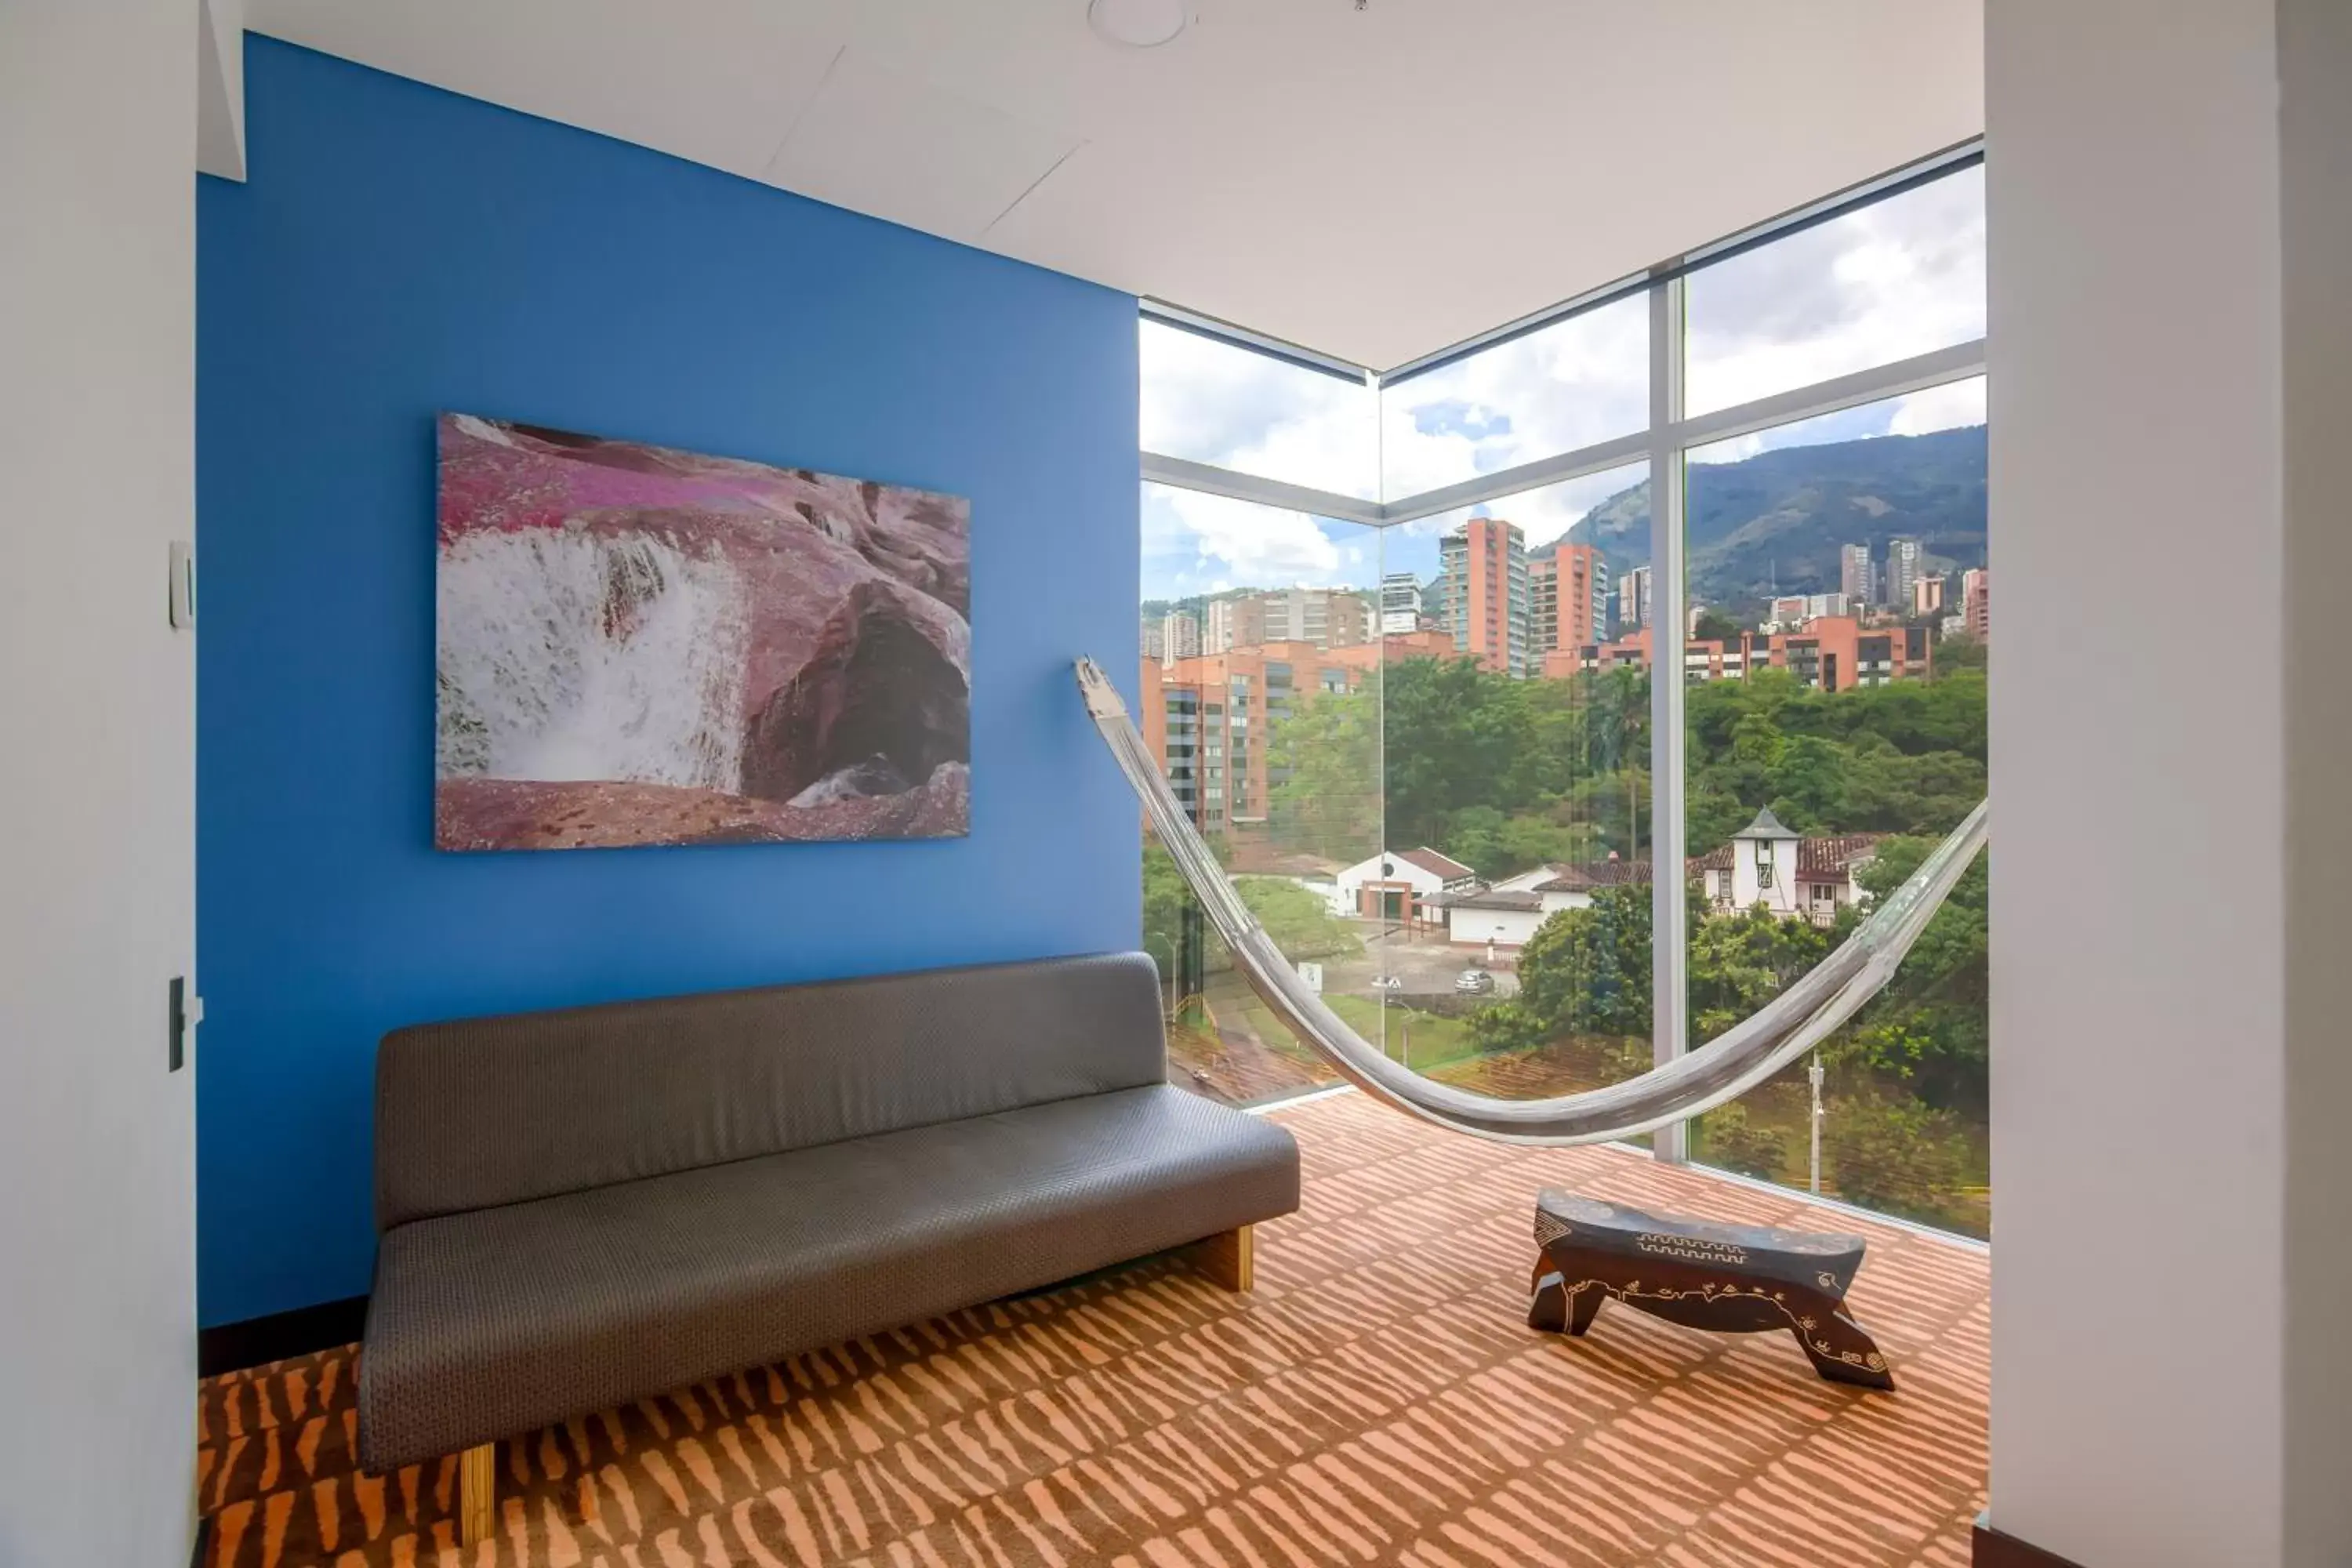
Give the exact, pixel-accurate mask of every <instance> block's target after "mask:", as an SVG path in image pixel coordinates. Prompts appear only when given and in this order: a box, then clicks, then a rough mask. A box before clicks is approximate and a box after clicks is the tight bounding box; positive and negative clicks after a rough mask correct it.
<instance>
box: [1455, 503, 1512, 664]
mask: <svg viewBox="0 0 2352 1568" xmlns="http://www.w3.org/2000/svg"><path fill="white" fill-rule="evenodd" d="M1437 553H1438V560H1439V563H1441V565H1442V566H1443V568H1444V583H1445V616H1444V620H1443V622H1442V623H1441V624H1442V625H1443V626H1444V627H1445V628H1446V630H1447V631H1449V632H1451V633H1452V634H1453V636H1454V648H1455V649H1456V650H1457V651H1459V652H1462V653H1465V654H1467V655H1469V656H1470V657H1471V658H1475V659H1476V660H1477V661H1478V663H1479V665H1480V666H1481V667H1482V668H1486V669H1491V670H1495V671H1497V672H1498V673H1502V674H1507V675H1517V676H1524V675H1526V674H1527V673H1528V546H1527V538H1526V536H1525V535H1524V534H1522V533H1521V532H1520V531H1519V526H1518V524H1517V523H1515V522H1506V521H1503V520H1502V519H1501V518H1499V517H1474V518H1472V519H1470V520H1469V521H1467V522H1465V523H1463V524H1462V525H1461V526H1460V527H1458V528H1456V529H1454V531H1452V532H1451V533H1448V534H1446V535H1445V536H1444V538H1442V539H1440V540H1439V541H1438V542H1437Z"/></svg>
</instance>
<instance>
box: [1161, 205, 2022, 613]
mask: <svg viewBox="0 0 2352 1568" xmlns="http://www.w3.org/2000/svg"><path fill="white" fill-rule="evenodd" d="M1581 281H1586V280H1579V279H1562V280H1561V282H1562V292H1563V293H1566V292H1571V291H1573V289H1575V288H1576V287H1577V286H1579V284H1580V282H1581ZM1685 294H1686V299H1687V310H1688V315H1687V321H1688V338H1689V345H1690V346H1689V356H1690V357H1689V363H1688V366H1687V369H1686V397H1685V401H1686V404H1687V405H1688V407H1689V409H1690V411H1691V412H1692V413H1694V414H1699V413H1706V412H1707V411H1709V410H1712V409H1716V408H1722V407H1727V406H1729V405H1733V404H1737V403H1743V402H1746V401H1748V399H1750V398H1755V397H1761V396H1764V395H1769V394H1771V393H1775V392H1781V391H1785V390H1787V389H1789V388H1790V387H1794V386H1801V385H1804V384H1808V383H1811V382H1815V381H1820V380H1822V379H1824V378H1826V377H1829V376H1833V375H1842V374H1846V373H1847V372H1850V371H1855V370H1861V369H1864V368H1867V367H1868V366H1871V365H1874V364H1884V363H1887V362H1889V361H1892V360H1897V359H1902V358H1905V357H1906V356H1908V355H1911V354H1916V353H1927V351H1929V350H1931V349H1937V348H1943V347H1946V346H1948V345H1949V344H1952V343H1956V342H1966V341H1967V340H1969V339H1970V338H1974V337H1979V336H1981V335H1982V334H1983V332H1984V321H1985V304H1984V178H1983V171H1982V170H1981V169H1980V168H1979V169H1969V170H1965V171H1963V172H1961V173H1959V174H1953V175H1950V176H1948V177H1947V178H1945V179H1942V180H1938V181H1937V182H1936V183H1934V184H1930V185H1927V186H1923V187H1921V188H1920V189H1918V190H1916V191H1911V192H1907V193H1906V194H1905V195H1900V196H1895V197H1893V198H1891V199H1889V200H1886V201H1883V202H1880V203H1878V204H1876V205H1873V206H1869V207H1865V208H1864V209H1863V210H1861V211H1859V212H1856V213H1852V214H1849V215H1847V216H1844V217H1842V218H1839V219H1837V220H1835V221H1834V222H1831V223H1827V224H1822V225H1820V226H1816V227H1814V228H1811V229H1808V230H1805V231H1804V232H1802V233H1800V234H1797V235H1793V236H1791V237H1789V238H1787V239H1784V240H1780V241H1778V242H1776V243H1774V244H1771V245H1768V246H1763V247H1759V248H1758V249H1756V250H1753V251H1750V252H1748V253H1747V254H1746V255H1744V256H1739V257H1736V258H1732V259H1731V260H1728V261H1726V262H1722V263H1719V264H1717V266H1715V267H1712V268H1706V269H1704V270H1702V271H1700V272H1697V273H1695V274H1693V275H1692V277H1691V279H1690V280H1689V283H1688V286H1687V289H1686V290H1685ZM1648 322H1649V306H1648V303H1647V301H1646V300H1643V299H1641V298H1634V299H1631V300H1622V301H1620V302H1618V303H1616V304H1613V305H1610V306H1607V307H1605V308H1603V309H1601V310H1594V311H1591V312H1588V313H1587V314H1585V315H1582V316H1580V317H1577V318H1575V319H1573V320H1570V321H1563V322H1560V323H1559V324H1558V325H1556V326H1552V327H1549V328H1546V329H1545V330H1544V331H1540V332H1536V333H1531V334H1530V335H1528V336H1527V337H1524V338H1521V339H1518V340H1517V341H1516V342H1510V343H1506V344H1503V345H1501V346H1499V347H1497V348H1495V349H1492V350H1490V351H1488V352H1486V353H1482V354H1478V355H1475V356H1473V357H1472V358H1470V359H1467V360H1465V361H1463V362H1461V363H1456V364H1453V365H1448V366H1446V367H1444V368H1443V369H1440V370H1436V371H1433V372H1431V373H1429V374H1425V375H1421V376H1416V377H1414V378H1413V379H1412V380H1410V381H1407V382H1404V383H1402V384H1396V385H1392V386H1391V387H1389V388H1387V389H1385V393H1384V395H1381V396H1380V397H1375V395H1373V394H1372V393H1371V392H1370V390H1368V389H1367V388H1365V387H1362V386H1359V385H1352V384H1349V383H1347V382H1344V381H1341V380H1339V379H1338V378H1337V377H1333V376H1328V375H1323V374H1318V373H1317V372H1314V371H1307V370H1298V369H1295V368H1293V367H1291V366H1288V365H1285V364H1282V363H1278V362H1276V361H1273V360H1269V359H1265V358H1264V357H1263V356H1260V355H1257V354H1253V353H1247V352H1245V351H1243V350H1239V349H1234V348H1232V347H1229V346H1227V345H1224V344H1222V343H1217V342H1211V341H1209V340H1207V339H1204V338H1201V337H1198V336H1195V335H1193V334H1192V333H1189V332H1182V331H1175V330H1174V329H1171V328H1167V327H1161V326H1158V325H1155V324H1153V323H1151V322H1148V321H1147V322H1145V323H1144V324H1143V326H1142V328H1141V332H1142V370H1143V409H1142V424H1143V428H1142V445H1143V447H1144V449H1145V450H1147V451H1153V452H1161V453H1166V454H1168V455H1170V456H1173V457H1180V458H1194V459H1196V460H1199V461H1202V462H1208V463H1216V464H1220V465H1222V466H1223V467H1226V468H1236V469H1239V470H1241V471H1243V472H1244V473H1251V474H1257V475H1261V476H1264V477H1265V478H1269V479H1286V480H1288V481H1290V482H1292V483H1295V484H1303V485H1312V486H1315V487H1316V488H1318V489H1327V490H1334V491H1337V492H1339V493H1340V494H1343V495H1351V496H1358V497H1361V498H1364V499H1367V500H1370V499H1375V498H1380V497H1382V496H1386V497H1391V498H1402V497H1404V496H1410V495H1417V494H1420V493H1421V492H1423V491H1424V490H1428V489H1433V488H1435V487H1437V486H1440V485H1447V484H1453V483H1454V482H1456V481H1458V480H1461V479H1470V478H1473V477H1475V476H1476V475H1479V474H1485V473H1492V472H1494V471H1495V470H1496V469H1498V468H1512V467H1515V466H1517V464H1520V463H1526V462H1532V461H1534V460H1535V459H1537V458H1546V457H1549V456H1552V455H1553V454H1555V453H1558V452H1564V451H1570V450H1573V449H1574V448H1576V447H1583V446H1589V445H1591V443H1593V442H1596V441H1605V440H1608V439H1609V438H1611V437H1616V436H1623V435H1627V434H1630V433H1631V432H1633V431H1635V430H1638V429H1640V428H1642V427H1643V424H1644V422H1645V420H1646V418H1647V414H1648V408H1649V395H1650V391H1649V348H1648ZM1983 419H1984V383H1983V382H1982V381H1981V380H1977V381H1971V382H1967V383H1962V384H1957V385H1953V386H1946V387H1938V388H1935V389H1933V390H1931V391H1927V392H1923V393H1917V394H1914V395H1911V396H1908V397H1901V398H1892V399H1889V400H1887V401H1885V402H1884V403H1878V404H1873V405H1869V406H1867V407H1864V408H1855V409H1849V410H1847V411H1846V412H1844V413H1843V414H1835V415H1831V416H1825V417H1823V418H1820V419H1813V420H1808V421H1806V422H1805V423H1803V424H1801V425H1792V426H1784V427H1782V428H1780V429H1778V430H1772V431H1767V432H1764V433H1762V434H1760V435H1756V436H1749V437H1741V438H1740V439H1739V440H1738V441H1731V442H1725V443H1722V444H1721V445H1719V446H1717V447H1709V448H1706V449H1705V450H1703V451H1701V452H1698V453H1696V454H1694V457H1695V460H1697V461H1701V462H1728V461H1734V460H1736V459H1738V458H1744V457H1748V456H1750V455H1752V454H1754V453H1756V452H1759V451H1764V450H1767V449H1769V448H1770V447H1780V446H1796V445H1804V444H1808V443H1818V442H1824V441H1843V440H1851V439H1853V438H1855V437H1864V436H1885V435H1919V434H1922V433H1924V432H1927V431H1929V430H1941V429H1948V428H1950V427H1951V426H1958V425H1973V424H1980V423H1982V422H1983ZM1645 473H1646V465H1643V464H1636V465H1634V466H1633V467H1632V468H1622V469H1618V470H1615V471H1614V472H1612V473H1608V474H1599V475H1594V476H1592V477H1591V478H1589V479H1575V480H1570V481H1569V482H1568V483H1565V484H1560V485H1554V486H1550V487H1549V488H1547V489H1541V490H1535V491H1530V492H1528V493H1526V494H1524V495H1521V496H1516V497H1512V498H1508V499H1507V500H1499V501H1495V502H1491V503H1489V504H1487V505H1486V506H1483V507H1480V508H1477V509H1475V510H1478V511H1482V512H1486V513H1490V514H1492V515H1494V516H1497V517H1507V518H1508V519H1510V520H1511V521H1514V522H1517V523H1518V524H1519V525H1520V527H1522V528H1523V529H1525V530H1526V531H1527V535H1528V542H1529V543H1530V544H1541V543H1544V542H1548V541H1549V540H1552V539H1555V538H1557V537H1558V536H1559V534H1561V533H1562V532H1565V531H1567V529H1568V528H1569V527H1570V525H1571V524H1572V523H1574V522H1575V521H1577V520H1578V519H1579V518H1580V517H1582V516H1583V515H1584V513H1585V512H1586V511H1587V510H1590V509H1591V507H1592V506H1593V505H1594V504H1595V503H1596V502H1598V501H1600V500H1603V499H1605V498H1606V497H1608V496H1609V495H1611V494H1612V493H1614V492H1615V491H1617V490H1619V489H1623V488H1624V487H1625V486H1627V485H1629V484H1633V483H1636V482H1638V481H1639V480H1640V479H1643V477H1644V475H1645ZM1466 515H1469V514H1468V513H1466V512H1457V513H1454V514H1450V515H1447V516H1443V517H1434V518H1428V519H1424V520H1423V521H1420V522H1415V523H1409V524H1405V525H1403V526H1402V527H1398V528H1392V529H1387V530H1376V529H1367V528H1360V527H1356V526H1354V525H1351V524H1348V523H1343V522H1335V521H1329V520H1328V519H1318V518H1313V517H1309V516H1307V514H1305V513H1303V512H1292V511H1281V510H1274V509H1271V508H1266V507H1258V506H1252V505H1250V504H1248V503H1247V502H1244V501H1234V500H1225V499H1223V498H1222V497H1216V496H1206V495H1200V494H1196V493H1193V492H1191V491H1186V490H1177V489H1168V488H1165V487H1161V486H1156V485H1146V486H1145V487H1144V491H1143V596H1144V597H1146V598H1177V597H1181V596H1183V595H1191V594H1202V593H1214V592H1217V591H1219V590H1221V589H1224V588H1230V587H1240V586H1244V585H1249V586H1261V587H1277V586H1286V585H1288V584H1348V585H1352V586H1358V587H1370V586H1371V585H1372V584H1374V583H1375V582H1376V581H1377V580H1378V578H1379V577H1380V575H1381V573H1382V572H1384V571H1385V572H1405V571H1410V572H1412V573H1414V574H1416V575H1418V576H1420V577H1422V578H1423V579H1426V578H1428V577H1429V576H1431V575H1432V574H1434V573H1435V572H1436V570H1437V536H1438V535H1439V534H1440V533H1443V532H1444V531H1445V530H1446V529H1448V528H1450V527H1452V526H1454V523H1456V522H1458V521H1460V520H1461V518H1462V517H1464V516H1466Z"/></svg>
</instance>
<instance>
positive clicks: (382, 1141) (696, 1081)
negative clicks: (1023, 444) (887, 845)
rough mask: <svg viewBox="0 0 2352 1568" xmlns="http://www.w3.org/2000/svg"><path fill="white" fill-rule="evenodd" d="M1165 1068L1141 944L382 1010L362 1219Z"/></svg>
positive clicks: (1036, 1096) (500, 1198)
mask: <svg viewBox="0 0 2352 1568" xmlns="http://www.w3.org/2000/svg"><path fill="white" fill-rule="evenodd" d="M1166 1074H1167V1041H1166V1037H1165V1036H1164V1034H1163V1033H1162V1031H1161V1026H1160V982H1159V973H1158V971H1157V970H1156V969H1155V968H1154V967H1153V965H1152V962H1151V960H1150V958H1149V957H1148V956H1146V955H1145V954H1142V953H1121V954H1108V955H1103V956H1099V957H1091V958H1055V959H1045V960H1042V961H1038V962H1034V963H1007V964H995V965H991V966H988V967H985V968H978V969H941V970H929V971H925V972H922V973H912V974H892V975H880V976H876V977H873V978H869V979H862V980H842V981H831V982H826V983H823V984H809V985H780V986H772V987H768V988H764V989H761V990H757V991H730V992H719V993H715V994H704V995H698V996H676V997H667V998H664V999H661V1000H656V1001H646V1002H623V1003H614V1004H611V1005H603V1006H594V1007H573V1008H568V1009H565V1010H563V1011H561V1012H552V1013H522V1014H516V1015H513V1016H507V1017H498V1018H474V1019H467V1020H464V1021H461V1022H457V1023H448V1024H426V1025H422V1026H416V1027H414V1028H405V1029H397V1030H394V1032H393V1033H391V1034H389V1035H387V1036H385V1037H384V1038H383V1045H382V1047H380V1048H379V1050H378V1051H377V1054H376V1077H375V1189H376V1190H375V1204H376V1226H377V1228H378V1229H379V1230H389V1229H391V1228H392V1227H393V1226H396V1225H404V1224H406V1223H407V1222H409V1221H411V1220H416V1219H424V1218H427V1217H429V1216H431V1215H443V1214H457V1213H462V1212H464V1211H466V1210H468V1209H478V1208H489V1207H494V1206H496V1205H501V1204H510V1203H518V1202H520V1201H523V1200H525V1199H529V1198H535V1197H547V1196H551V1195H552V1194H557V1193H569V1192H579V1191H583V1190H585V1189H587V1188H591V1187H601V1186H607V1185H610V1184H614V1183H616V1182H625V1181H632V1180H635V1179H637V1178H640V1177H646V1176H657V1175H662V1174H666V1173H669V1172H673V1171H683V1170H690V1169H693V1168H695V1167H697V1166H701V1165H712V1164H719V1163H723V1162H726V1161H730V1160H745V1159H751V1158H753V1157H755V1156H758V1155H762V1154H774V1153H781V1152H784V1151H786V1150H790V1149H797V1148H805V1147H808V1146H810V1145H813V1144H818V1143H831V1142H838V1141H839V1140H842V1139H845V1138H858V1137H864V1136H866V1135H867V1134H870V1133H876V1132H887V1131H894V1130H896V1129H899V1128H904V1127H918V1126H923V1125H926V1124H929V1123H932V1122H939V1121H959V1120H961V1119H963V1118H965V1117H970V1116H982V1115H986V1114H988V1113H990V1112H992V1111H999V1110H1013V1109H1015V1108H1017V1107H1020V1106H1024V1105H1034V1104H1039V1103H1042V1102H1044V1101H1047V1100H1067V1099H1071V1098H1074V1097H1076V1096H1078V1095H1085V1094H1098V1093H1103V1092H1106V1091H1108V1090H1111V1089H1129V1088H1133V1087H1136V1086H1138V1085H1140V1084H1149V1083H1159V1082H1161V1081H1163V1080H1164V1079H1165V1077H1166Z"/></svg>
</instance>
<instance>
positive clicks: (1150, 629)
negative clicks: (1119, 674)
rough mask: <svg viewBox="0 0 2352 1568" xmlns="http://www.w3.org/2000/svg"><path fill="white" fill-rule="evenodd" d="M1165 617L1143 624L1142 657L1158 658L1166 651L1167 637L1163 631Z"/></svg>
mask: <svg viewBox="0 0 2352 1568" xmlns="http://www.w3.org/2000/svg"><path fill="white" fill-rule="evenodd" d="M1166 625H1167V617H1166V616H1159V617H1156V618H1152V619H1148V620H1146V621H1145V622H1144V623H1143V657H1144V658H1160V657H1161V656H1162V655H1164V654H1165V653H1166V652H1167V651H1168V637H1167V634H1166V632H1165V630H1164V629H1163V628H1164V627H1165V626H1166Z"/></svg>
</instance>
